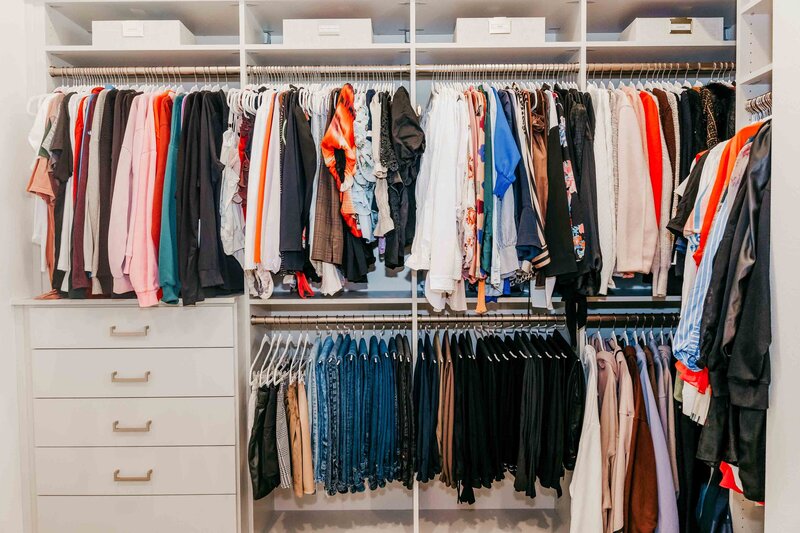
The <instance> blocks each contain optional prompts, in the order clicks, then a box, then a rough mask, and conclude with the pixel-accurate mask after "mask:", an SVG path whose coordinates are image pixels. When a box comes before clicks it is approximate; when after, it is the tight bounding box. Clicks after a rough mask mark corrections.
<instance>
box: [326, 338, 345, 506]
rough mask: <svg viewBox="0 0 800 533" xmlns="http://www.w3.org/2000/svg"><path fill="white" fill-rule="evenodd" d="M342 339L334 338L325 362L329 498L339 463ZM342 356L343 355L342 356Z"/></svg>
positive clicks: (336, 481)
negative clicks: (328, 443)
mask: <svg viewBox="0 0 800 533" xmlns="http://www.w3.org/2000/svg"><path fill="white" fill-rule="evenodd" d="M344 340H345V339H344V337H343V336H342V335H339V336H338V337H337V338H336V342H335V343H334V346H333V349H332V350H331V354H330V355H331V357H330V358H329V359H328V360H326V362H325V364H326V366H327V373H328V392H329V393H330V396H329V397H328V414H329V418H328V422H329V426H328V427H329V431H328V436H329V438H330V447H329V448H328V450H329V451H328V453H329V455H328V473H327V477H326V479H325V481H326V483H325V490H326V491H327V493H328V494H329V495H331V496H333V495H334V494H336V485H337V483H338V480H339V471H340V462H339V433H340V414H339V397H340V393H339V368H338V365H337V363H339V362H340V361H341V357H340V355H339V352H340V351H341V349H342V347H343V346H344ZM342 355H343V354H342Z"/></svg>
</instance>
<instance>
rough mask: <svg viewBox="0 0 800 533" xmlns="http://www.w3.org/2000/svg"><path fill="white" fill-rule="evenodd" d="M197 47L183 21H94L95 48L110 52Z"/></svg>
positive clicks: (93, 36)
mask: <svg viewBox="0 0 800 533" xmlns="http://www.w3.org/2000/svg"><path fill="white" fill-rule="evenodd" d="M186 44H195V37H194V34H193V33H192V32H191V31H189V28H187V27H186V26H184V25H183V22H181V21H180V20H94V21H92V46H96V47H97V48H107V49H121V50H125V49H147V48H150V49H166V48H175V47H178V46H181V45H186Z"/></svg>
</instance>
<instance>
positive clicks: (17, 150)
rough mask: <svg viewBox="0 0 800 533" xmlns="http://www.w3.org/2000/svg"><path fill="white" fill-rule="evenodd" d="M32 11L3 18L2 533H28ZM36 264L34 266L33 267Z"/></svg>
mask: <svg viewBox="0 0 800 533" xmlns="http://www.w3.org/2000/svg"><path fill="white" fill-rule="evenodd" d="M25 10H26V5H25V2H24V0H5V1H4V2H3V10H2V16H0V65H2V68H3V76H2V79H3V81H2V83H0V228H2V230H1V231H0V250H3V256H2V260H0V339H2V341H0V343H1V344H0V346H2V348H0V531H3V532H8V533H17V532H20V531H22V509H21V506H22V500H21V497H20V465H19V431H18V427H19V425H18V416H17V367H16V354H15V350H14V344H13V340H14V323H13V310H12V308H11V305H10V303H11V298H12V297H15V296H23V295H25V292H27V290H28V288H29V287H32V286H33V283H32V279H31V276H30V272H27V271H26V269H25V268H23V265H24V264H26V262H27V261H30V255H31V247H30V245H29V244H27V242H26V241H27V236H28V233H29V231H30V230H29V229H28V228H30V213H31V211H30V209H31V205H32V204H31V200H30V199H29V198H28V195H27V193H26V192H25V185H26V183H27V179H28V174H29V165H30V162H31V158H32V151H31V149H30V148H29V146H28V145H27V143H26V142H25V139H26V137H27V135H26V134H27V131H28V129H29V128H30V123H31V119H30V117H28V116H27V114H26V112H25V104H26V101H27V99H28V78H27V69H26V64H27V61H28V59H29V53H28V51H27V50H26V46H25V44H26V24H25ZM27 264H30V263H27Z"/></svg>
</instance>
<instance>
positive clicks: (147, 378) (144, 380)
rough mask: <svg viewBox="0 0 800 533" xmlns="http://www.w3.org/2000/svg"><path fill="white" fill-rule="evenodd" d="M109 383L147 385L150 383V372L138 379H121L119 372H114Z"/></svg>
mask: <svg viewBox="0 0 800 533" xmlns="http://www.w3.org/2000/svg"><path fill="white" fill-rule="evenodd" d="M111 381H112V382H113V383H147V382H148V381H150V371H149V370H148V371H147V372H145V373H144V376H142V377H140V378H121V377H119V372H117V371H116V370H115V371H113V372H112V373H111Z"/></svg>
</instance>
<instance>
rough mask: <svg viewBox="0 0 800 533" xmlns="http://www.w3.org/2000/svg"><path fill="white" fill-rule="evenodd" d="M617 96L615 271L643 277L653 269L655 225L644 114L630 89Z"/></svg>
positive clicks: (640, 104) (656, 229) (618, 93)
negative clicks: (617, 183) (635, 273)
mask: <svg viewBox="0 0 800 533" xmlns="http://www.w3.org/2000/svg"><path fill="white" fill-rule="evenodd" d="M617 96H618V98H617V99H616V114H617V117H618V122H619V126H618V128H617V132H616V133H617V139H616V141H617V142H616V148H617V153H616V159H617V171H618V180H619V185H618V187H619V191H618V197H617V239H616V244H617V266H616V270H617V272H622V273H626V272H640V273H643V274H647V273H649V272H650V271H651V269H652V266H653V257H654V255H655V251H656V244H657V242H658V225H657V222H656V219H655V211H654V209H653V207H652V206H653V189H652V187H651V186H650V174H649V169H648V162H647V141H646V138H645V136H644V131H643V130H644V128H643V126H644V110H643V108H642V103H641V100H640V99H639V95H638V93H637V92H636V91H635V90H634V89H631V88H629V87H624V88H622V89H620V90H618V91H617ZM637 104H638V105H637ZM637 110H638V112H637Z"/></svg>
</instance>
